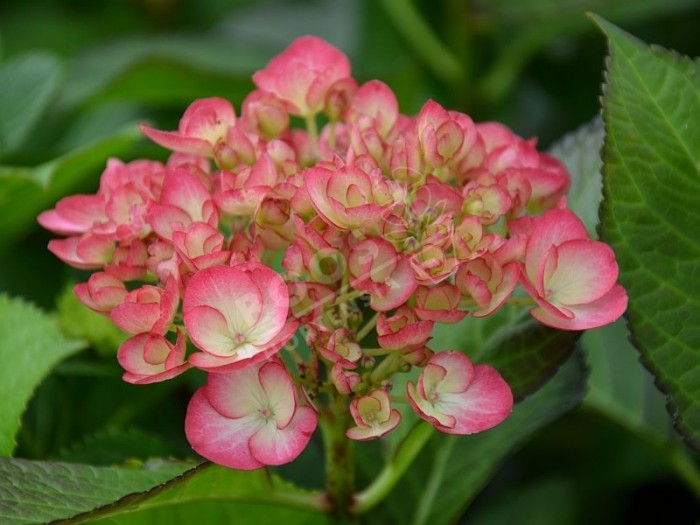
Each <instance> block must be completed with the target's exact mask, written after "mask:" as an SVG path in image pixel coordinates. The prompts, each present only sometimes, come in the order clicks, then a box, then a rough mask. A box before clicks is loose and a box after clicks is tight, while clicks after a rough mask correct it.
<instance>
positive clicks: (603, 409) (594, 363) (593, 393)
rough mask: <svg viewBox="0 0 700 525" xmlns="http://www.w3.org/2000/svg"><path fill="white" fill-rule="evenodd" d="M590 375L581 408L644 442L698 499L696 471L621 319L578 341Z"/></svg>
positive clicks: (699, 482) (699, 471)
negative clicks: (592, 412)
mask: <svg viewBox="0 0 700 525" xmlns="http://www.w3.org/2000/svg"><path fill="white" fill-rule="evenodd" d="M581 346H582V347H583V348H584V350H585V351H586V356H587V360H588V365H589V369H590V374H589V377H588V393H587V394H586V397H585V398H584V401H583V407H584V408H585V409H589V410H594V411H595V412H597V413H599V414H601V415H603V416H604V417H606V418H607V419H609V420H610V421H612V422H614V423H615V424H617V425H618V426H620V427H621V428H623V429H625V430H626V431H628V432H630V433H632V434H633V435H634V436H635V437H636V438H637V439H639V440H640V441H641V442H642V443H645V444H646V445H648V446H649V447H651V448H652V450H653V451H654V452H655V453H656V454H657V455H658V457H659V458H660V459H661V460H662V461H664V462H665V463H666V465H668V466H669V467H670V468H671V469H673V470H674V472H675V474H676V475H677V476H678V477H679V478H680V479H681V480H683V481H684V482H685V483H686V485H687V487H688V489H689V490H690V491H692V492H693V493H694V494H695V495H696V497H700V469H698V467H697V465H696V463H695V461H694V458H693V455H692V453H691V451H690V450H689V449H688V448H687V447H685V446H684V445H683V443H682V442H681V441H680V439H679V437H678V435H677V434H676V433H675V432H673V425H672V420H671V417H670V416H669V414H668V412H667V411H666V409H665V406H664V405H665V399H664V396H663V394H662V393H661V392H659V390H658V389H657V388H655V387H654V377H653V376H652V375H651V373H650V372H649V371H648V370H647V369H645V368H644V367H643V366H642V364H641V363H640V362H639V352H637V350H636V349H635V348H634V347H633V346H632V343H631V342H630V340H629V333H628V330H627V328H626V327H625V323H624V320H623V319H620V320H618V321H617V322H615V323H613V324H611V325H607V326H604V327H602V328H598V329H596V330H589V331H588V332H586V333H585V334H584V336H583V337H582V338H581Z"/></svg>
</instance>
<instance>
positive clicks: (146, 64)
mask: <svg viewBox="0 0 700 525" xmlns="http://www.w3.org/2000/svg"><path fill="white" fill-rule="evenodd" d="M268 58H269V54H268V53H266V52H261V51H260V50H259V49H256V48H252V47H250V46H240V45H239V46H234V45H232V44H231V42H230V41H227V40H225V39H222V38H211V37H209V38H195V37H191V38H186V37H176V36H172V35H171V36H168V37H167V38H157V37H152V38H136V39H131V40H125V41H122V42H117V43H113V44H111V45H109V46H105V47H101V48H97V49H95V50H92V51H91V52H90V53H87V54H85V55H84V56H83V57H81V58H80V59H78V60H77V61H76V62H75V63H74V65H73V66H72V68H71V70H70V71H69V75H68V81H67V82H66V85H65V86H64V89H62V91H61V94H60V99H59V103H60V104H61V105H64V106H68V107H72V106H74V105H76V104H81V103H84V102H85V101H92V102H94V101H96V100H97V99H101V100H102V99H107V100H128V101H130V102H135V101H149V102H160V103H162V102H164V101H167V102H171V103H172V102H176V103H181V104H185V105H186V104H189V103H190V102H191V101H192V100H193V99H194V98H197V97H202V96H212V95H215V94H217V95H219V96H232V95H239V94H240V93H241V92H242V91H243V90H246V91H248V90H250V89H252V83H251V81H250V75H251V74H252V73H253V72H254V71H255V70H257V69H259V68H260V67H262V66H263V65H264V64H265V62H266V61H267V59H268ZM183 109H184V108H183Z"/></svg>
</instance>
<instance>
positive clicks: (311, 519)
mask: <svg viewBox="0 0 700 525" xmlns="http://www.w3.org/2000/svg"><path fill="white" fill-rule="evenodd" d="M320 497H321V496H320V495H315V494H312V493H307V492H304V491H301V490H299V489H297V488H295V487H293V486H291V485H290V484H288V483H284V482H283V481H281V480H279V479H277V478H274V477H271V476H270V475H269V474H268V473H267V472H266V471H265V470H254V471H236V470H231V469H227V468H223V467H218V466H215V465H212V464H209V463H207V464H204V465H201V466H199V467H197V468H195V469H193V470H190V471H189V472H187V473H186V474H185V475H184V476H181V477H179V478H175V479H174V480H172V481H170V482H169V483H166V484H165V485H162V486H160V487H156V488H155V489H153V490H150V491H147V492H143V493H140V494H132V495H130V496H128V497H126V498H123V499H122V500H119V501H117V502H116V503H114V504H112V505H107V506H105V507H102V508H100V509H97V510H95V511H93V512H90V513H87V514H85V515H81V516H77V517H76V518H75V519H72V520H69V521H66V523H82V522H85V521H89V522H90V523H95V522H97V523H105V524H106V523H110V524H133V523H144V524H151V523H191V521H187V520H194V521H200V522H203V523H207V522H208V523H217V522H219V523H222V522H223V523H225V522H235V523H236V524H241V525H245V524H251V525H253V524H255V525H257V524H258V523H270V524H273V523H289V524H297V523H309V524H311V523H313V524H325V523H328V521H327V518H326V517H325V516H324V515H323V514H321V513H320V510H319V509H318V508H316V509H313V508H311V507H312V506H317V505H318V504H319V502H320ZM195 517H196V519H195ZM217 520H218V521H217Z"/></svg>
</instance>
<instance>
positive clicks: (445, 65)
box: [380, 0, 468, 86]
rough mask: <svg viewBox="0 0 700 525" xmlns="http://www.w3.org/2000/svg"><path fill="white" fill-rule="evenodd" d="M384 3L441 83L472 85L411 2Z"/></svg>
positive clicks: (386, 0) (394, 0)
mask: <svg viewBox="0 0 700 525" xmlns="http://www.w3.org/2000/svg"><path fill="white" fill-rule="evenodd" d="M380 4H381V5H382V7H383V8H384V12H385V13H386V16H387V18H389V19H390V20H391V21H392V22H393V24H394V26H395V27H396V29H397V31H398V32H399V33H401V36H403V38H405V39H406V41H407V42H408V44H409V45H410V46H411V47H412V48H413V52H414V53H415V54H416V55H418V57H419V58H420V59H421V60H422V61H423V62H424V64H425V65H426V66H427V67H428V68H430V69H432V71H433V73H435V75H436V76H437V77H439V78H440V80H442V81H443V82H445V83H446V84H449V85H461V86H465V85H468V82H467V73H466V71H465V70H464V68H463V67H462V64H461V63H460V62H459V60H457V58H456V57H455V56H454V55H453V54H452V52H451V51H450V50H449V49H448V48H447V47H446V46H445V45H444V44H443V43H442V42H441V41H440V39H439V38H438V36H437V35H436V34H435V33H434V32H433V30H432V29H431V28H430V26H429V25H428V24H427V23H426V21H425V20H423V18H422V17H421V15H420V13H419V12H418V9H416V6H415V5H414V4H413V2H412V1H411V0H380Z"/></svg>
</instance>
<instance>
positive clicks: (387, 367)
mask: <svg viewBox="0 0 700 525" xmlns="http://www.w3.org/2000/svg"><path fill="white" fill-rule="evenodd" d="M401 364H402V360H401V354H400V353H399V352H398V351H397V350H394V351H393V353H391V354H389V355H388V356H386V357H385V358H384V360H383V361H382V362H381V363H379V365H378V366H377V368H375V369H374V371H372V375H371V376H370V381H371V382H372V384H380V383H381V382H382V381H384V379H386V378H388V377H391V376H392V375H394V372H396V371H397V370H398V369H399V367H400V366H401Z"/></svg>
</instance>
